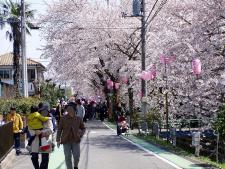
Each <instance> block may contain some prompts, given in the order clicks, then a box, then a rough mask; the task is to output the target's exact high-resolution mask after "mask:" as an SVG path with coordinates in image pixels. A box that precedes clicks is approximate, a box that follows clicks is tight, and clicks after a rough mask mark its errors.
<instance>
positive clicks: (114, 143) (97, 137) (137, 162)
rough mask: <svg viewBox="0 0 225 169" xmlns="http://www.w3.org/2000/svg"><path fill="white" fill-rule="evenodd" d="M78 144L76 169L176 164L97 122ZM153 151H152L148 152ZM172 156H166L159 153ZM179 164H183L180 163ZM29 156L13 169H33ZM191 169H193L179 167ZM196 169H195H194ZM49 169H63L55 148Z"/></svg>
mask: <svg viewBox="0 0 225 169" xmlns="http://www.w3.org/2000/svg"><path fill="white" fill-rule="evenodd" d="M86 127H87V130H86V134H85V135H84V137H83V139H82V142H81V158H80V163H79V169H174V168H179V167H176V165H171V162H172V163H173V162H176V161H178V160H177V159H176V158H175V157H172V159H170V162H168V161H167V160H164V157H163V158H160V157H159V156H157V155H156V156H155V154H154V153H151V152H149V151H144V150H142V149H141V148H140V147H137V146H136V145H135V144H132V143H131V142H129V141H127V140H125V139H124V138H122V137H119V136H117V135H116V133H115V132H114V131H112V130H110V129H109V128H107V127H106V126H105V125H104V124H103V123H102V122H100V121H89V122H88V123H87V124H86ZM151 149H152V150H153V149H154V148H151ZM158 154H159V155H160V154H163V155H166V156H165V157H167V156H172V155H171V154H169V153H167V152H163V153H158ZM181 163H184V162H183V161H181ZM32 168H33V166H32V163H31V160H30V156H29V155H28V154H27V153H26V152H25V153H24V154H23V155H20V156H17V157H16V159H15V161H13V167H12V169H32ZM181 168H192V167H181ZM193 168H195V167H193ZM49 169H66V166H65V160H64V154H63V148H62V146H60V148H56V149H55V151H54V152H53V153H52V154H51V156H50V162H49Z"/></svg>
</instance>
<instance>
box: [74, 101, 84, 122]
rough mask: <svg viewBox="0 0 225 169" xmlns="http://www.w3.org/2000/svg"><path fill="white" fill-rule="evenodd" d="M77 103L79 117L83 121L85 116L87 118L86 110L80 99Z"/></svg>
mask: <svg viewBox="0 0 225 169" xmlns="http://www.w3.org/2000/svg"><path fill="white" fill-rule="evenodd" d="M76 103H77V117H80V118H81V120H82V121H83V119H84V116H85V108H84V106H83V105H82V104H81V101H80V99H77V100H76Z"/></svg>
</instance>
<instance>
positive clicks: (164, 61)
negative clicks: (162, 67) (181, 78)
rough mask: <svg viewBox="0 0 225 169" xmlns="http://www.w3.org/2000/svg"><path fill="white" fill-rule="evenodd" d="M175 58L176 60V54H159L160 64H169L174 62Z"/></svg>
mask: <svg viewBox="0 0 225 169" xmlns="http://www.w3.org/2000/svg"><path fill="white" fill-rule="evenodd" d="M175 60H176V55H172V56H170V57H166V56H164V55H161V56H160V62H161V63H162V64H169V63H172V62H174V61H175Z"/></svg>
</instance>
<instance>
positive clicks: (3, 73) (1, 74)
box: [0, 69, 11, 79]
mask: <svg viewBox="0 0 225 169" xmlns="http://www.w3.org/2000/svg"><path fill="white" fill-rule="evenodd" d="M0 78H1V79H9V78H11V70H10V69H0Z"/></svg>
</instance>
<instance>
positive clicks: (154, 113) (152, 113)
mask: <svg viewBox="0 0 225 169" xmlns="http://www.w3.org/2000/svg"><path fill="white" fill-rule="evenodd" d="M146 122H147V123H148V127H149V128H152V125H153V123H154V122H157V123H158V124H159V126H161V122H162V120H161V115H160V113H159V111H158V110H157V109H150V110H149V111H148V113H146Z"/></svg>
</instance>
